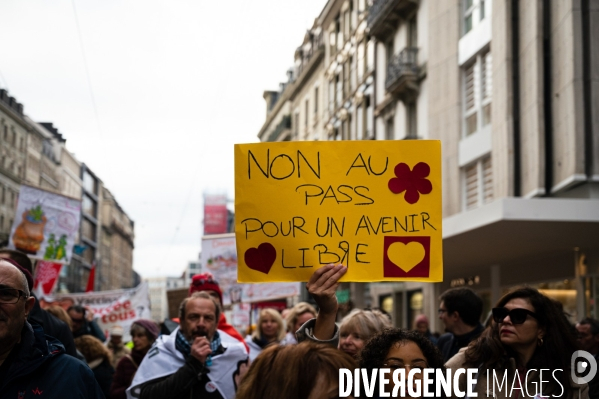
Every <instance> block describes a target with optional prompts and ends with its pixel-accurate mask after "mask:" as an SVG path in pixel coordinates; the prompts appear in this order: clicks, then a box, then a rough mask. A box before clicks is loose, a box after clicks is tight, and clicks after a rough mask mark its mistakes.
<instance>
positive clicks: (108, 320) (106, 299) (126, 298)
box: [56, 282, 151, 341]
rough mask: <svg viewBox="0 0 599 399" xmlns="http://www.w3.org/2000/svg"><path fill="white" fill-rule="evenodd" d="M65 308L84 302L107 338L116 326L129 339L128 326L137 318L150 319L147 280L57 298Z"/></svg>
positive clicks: (83, 304)
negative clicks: (125, 285)
mask: <svg viewBox="0 0 599 399" xmlns="http://www.w3.org/2000/svg"><path fill="white" fill-rule="evenodd" d="M56 300H57V301H58V302H59V303H60V306H62V307H65V308H66V307H68V306H70V305H81V306H83V307H86V308H89V309H91V310H92V311H93V312H94V315H95V317H96V322H97V323H98V325H99V326H100V328H101V329H102V331H104V334H105V335H106V337H107V338H108V336H109V332H110V329H111V328H112V327H114V326H121V327H123V330H124V334H123V340H124V341H129V340H130V339H131V337H130V335H129V329H130V328H131V324H133V322H134V321H135V320H137V319H151V312H150V297H149V295H148V283H146V282H144V283H141V284H140V285H138V286H137V287H135V288H130V289H126V290H114V291H100V292H88V293H80V294H66V295H60V296H57V297H56Z"/></svg>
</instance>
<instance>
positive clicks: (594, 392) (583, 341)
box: [576, 317, 599, 399]
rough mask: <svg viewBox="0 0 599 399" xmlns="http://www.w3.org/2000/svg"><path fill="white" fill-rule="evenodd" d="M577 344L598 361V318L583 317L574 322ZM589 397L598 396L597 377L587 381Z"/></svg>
mask: <svg viewBox="0 0 599 399" xmlns="http://www.w3.org/2000/svg"><path fill="white" fill-rule="evenodd" d="M576 331H577V333H578V344H579V345H580V348H581V349H582V350H585V351H587V352H589V353H590V354H591V355H593V357H594V358H595V360H597V362H599V320H596V319H592V318H590V317H585V318H584V319H582V320H581V321H580V323H577V324H576ZM589 398H591V399H598V398H599V377H597V376H595V378H593V379H592V380H591V382H589Z"/></svg>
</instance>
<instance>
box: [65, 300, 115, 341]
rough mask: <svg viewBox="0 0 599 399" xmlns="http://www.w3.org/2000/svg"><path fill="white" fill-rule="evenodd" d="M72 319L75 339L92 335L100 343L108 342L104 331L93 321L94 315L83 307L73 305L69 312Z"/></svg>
mask: <svg viewBox="0 0 599 399" xmlns="http://www.w3.org/2000/svg"><path fill="white" fill-rule="evenodd" d="M67 313H68V314H69V317H70V318H71V322H72V323H73V324H72V327H71V330H72V331H73V337H74V338H78V337H81V336H82V335H91V336H92V337H96V338H98V339H99V340H100V341H102V342H104V341H106V336H105V335H104V333H103V332H102V329H101V328H100V327H99V326H98V324H97V323H96V321H95V320H94V319H93V313H92V312H91V311H90V310H88V309H86V308H84V307H83V306H81V305H73V306H71V307H69V309H68V310H67Z"/></svg>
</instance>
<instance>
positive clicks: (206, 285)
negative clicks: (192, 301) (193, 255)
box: [189, 273, 223, 304]
mask: <svg viewBox="0 0 599 399" xmlns="http://www.w3.org/2000/svg"><path fill="white" fill-rule="evenodd" d="M198 291H214V292H216V293H217V294H218V297H219V298H220V303H221V304H222V303H223V292H222V291H221V290H220V287H219V286H218V283H217V282H216V281H215V280H214V278H213V277H212V274H210V273H203V274H196V275H195V276H193V277H192V279H191V285H190V286H189V295H191V294H193V293H194V292H198Z"/></svg>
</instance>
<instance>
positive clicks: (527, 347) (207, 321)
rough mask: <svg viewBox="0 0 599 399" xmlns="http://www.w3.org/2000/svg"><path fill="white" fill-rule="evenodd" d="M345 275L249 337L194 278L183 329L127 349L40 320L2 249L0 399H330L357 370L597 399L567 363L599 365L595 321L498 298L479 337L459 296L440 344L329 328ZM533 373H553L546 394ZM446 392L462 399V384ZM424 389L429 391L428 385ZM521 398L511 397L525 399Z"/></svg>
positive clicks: (149, 335) (74, 320)
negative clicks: (435, 375) (449, 375)
mask: <svg viewBox="0 0 599 399" xmlns="http://www.w3.org/2000/svg"><path fill="white" fill-rule="evenodd" d="M346 271H347V268H346V267H344V266H342V265H327V266H324V267H322V268H319V269H317V270H316V271H315V272H314V274H313V275H312V277H311V279H310V281H309V282H308V283H307V286H306V288H307V290H308V292H309V293H310V294H311V296H312V298H313V299H314V302H315V304H316V306H313V305H311V304H308V303H305V302H301V303H298V304H296V305H294V306H293V307H291V308H290V309H286V310H285V311H284V312H279V311H278V310H275V309H270V308H265V309H261V310H260V312H259V316H258V320H257V321H256V327H255V329H254V331H253V332H252V333H251V334H247V336H246V337H245V338H244V337H243V336H242V334H240V333H239V332H238V331H237V330H235V328H234V327H233V326H231V325H230V324H229V323H228V322H227V320H226V317H225V315H224V312H223V308H222V292H221V290H220V287H219V285H218V282H216V281H214V279H213V278H212V276H211V275H208V274H202V275H198V276H194V278H193V280H192V284H191V286H190V289H189V296H188V297H187V298H186V299H185V300H184V301H183V302H182V303H181V306H180V308H179V315H178V316H179V326H178V327H176V328H175V329H174V331H172V332H170V333H163V334H161V329H160V326H159V325H157V324H156V323H155V322H153V321H151V320H145V319H139V320H136V321H135V322H134V323H133V324H132V325H131V328H130V330H129V331H128V332H129V335H130V337H131V342H130V343H128V344H127V343H125V342H123V336H124V335H125V331H123V329H122V328H121V327H118V326H116V327H115V328H113V329H111V330H110V331H109V334H108V339H107V337H105V335H104V333H103V332H102V330H101V329H100V328H99V327H98V325H97V323H96V322H95V320H94V318H93V313H92V312H91V311H89V310H88V309H86V308H83V307H80V306H72V307H70V308H69V309H67V310H66V311H65V310H64V309H62V308H60V307H55V306H51V307H49V308H47V309H42V308H41V307H40V306H39V303H38V301H37V300H36V298H35V297H34V295H33V293H32V292H31V289H32V277H31V276H32V274H33V273H32V272H33V271H32V264H31V261H30V260H29V258H28V257H27V256H26V255H23V254H20V253H18V252H16V251H10V250H0V398H26V397H34V396H35V395H41V394H42V392H43V393H44V396H43V397H44V398H45V397H56V398H71V397H73V398H108V399H124V398H129V399H132V398H142V399H157V398H210V399H212V398H227V399H233V398H237V399H259V398H291V399H295V398H297V399H300V398H308V399H325V398H337V397H339V389H340V387H339V370H340V369H350V370H353V369H355V368H361V369H365V370H366V371H367V373H368V374H369V375H370V373H371V372H372V371H373V370H375V369H390V370H391V371H394V370H398V369H404V370H405V371H406V372H407V371H409V370H414V369H420V370H421V369H424V368H434V369H440V370H450V371H451V370H457V369H461V368H476V369H478V380H477V381H478V382H477V384H476V386H475V387H474V389H475V392H476V393H477V394H478V397H488V395H494V394H495V393H490V392H489V391H488V390H487V387H488V382H489V381H487V378H488V375H489V374H488V373H487V371H495V372H501V373H505V375H507V376H508V377H507V379H508V381H517V383H518V386H519V387H520V388H528V389H530V391H531V392H536V387H538V386H539V384H540V383H541V382H542V381H543V382H544V385H543V387H544V388H543V392H542V395H543V396H540V395H539V396H537V397H539V398H540V397H551V396H560V395H561V397H562V398H566V399H574V398H598V397H599V387H598V386H597V378H599V377H597V378H595V379H593V380H592V381H591V382H590V383H589V384H588V385H587V384H586V383H582V384H579V383H577V382H575V381H574V379H573V377H572V375H571V372H572V370H571V369H572V364H571V362H570V361H571V356H572V354H573V353H574V352H575V351H576V350H579V349H582V350H585V351H587V352H589V353H590V354H591V355H592V356H594V357H595V358H596V357H597V356H599V322H598V321H597V320H595V319H591V318H584V319H582V320H581V321H580V322H579V323H578V324H576V325H575V326H572V325H571V324H570V323H569V320H568V318H567V315H566V314H564V312H563V309H562V308H561V306H560V304H559V303H557V302H556V301H554V300H552V299H550V298H548V297H547V296H545V295H543V294H542V293H540V292H539V291H538V290H536V289H533V288H528V287H520V288H517V289H514V290H512V291H510V292H508V293H507V294H505V295H504V296H503V297H502V298H501V299H500V300H499V301H498V302H497V303H496V304H495V306H494V307H493V309H492V312H491V315H490V318H489V319H488V320H487V321H486V322H485V324H484V325H483V324H481V317H482V310H483V303H482V300H481V298H480V297H478V295H476V293H475V292H474V291H472V290H470V289H468V288H454V289H450V290H448V291H446V292H444V293H443V294H442V295H441V296H440V298H439V308H438V317H439V320H440V322H441V324H442V325H443V328H444V334H442V335H438V334H435V333H433V332H431V329H430V323H429V319H428V318H427V316H425V315H417V316H416V317H414V320H413V324H412V325H411V328H410V329H405V328H395V327H393V324H394V323H393V320H391V317H390V316H389V315H388V314H386V313H385V312H382V311H380V310H376V309H353V310H351V311H350V312H349V313H348V314H347V315H345V317H343V318H341V319H340V320H338V303H337V298H336V296H335V292H336V290H337V287H338V285H339V279H340V278H341V277H342V276H343V275H344V274H345V273H346ZM396 324H397V323H396ZM163 332H164V330H163ZM540 369H551V370H562V371H557V372H555V374H554V378H553V379H552V380H549V382H547V378H546V377H545V380H543V378H544V376H543V375H542V374H541V373H539V372H538V370H540ZM502 375H503V374H502ZM524 375H526V379H523V378H521V377H520V376H522V377H523V376H524ZM420 378H422V377H420ZM420 382H422V380H420ZM455 382H456V383H457V384H458V385H459V387H460V389H462V390H465V389H466V384H467V382H466V374H462V375H461V376H460V378H459V379H457V380H456V381H455ZM376 384H377V386H376V389H375V391H374V392H375V393H374V397H379V396H378V395H379V394H380V392H383V391H384V392H388V393H390V392H391V391H392V389H393V383H392V382H389V384H387V385H386V386H384V387H378V382H376ZM429 385H430V388H431V391H433V392H434V391H435V386H434V385H435V382H434V381H432V382H429ZM379 388H381V389H382V390H381V391H379ZM533 388H534V389H533ZM560 391H561V393H560ZM522 392H525V391H524V389H519V390H516V393H515V394H514V395H516V394H517V395H518V397H519V398H521V397H526V396H523V395H522ZM526 392H528V391H526ZM501 395H502V394H500V395H499V396H498V395H494V396H495V397H511V396H505V395H504V396H501ZM442 397H444V396H442ZM491 397H493V396H491ZM513 397H516V396H513Z"/></svg>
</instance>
